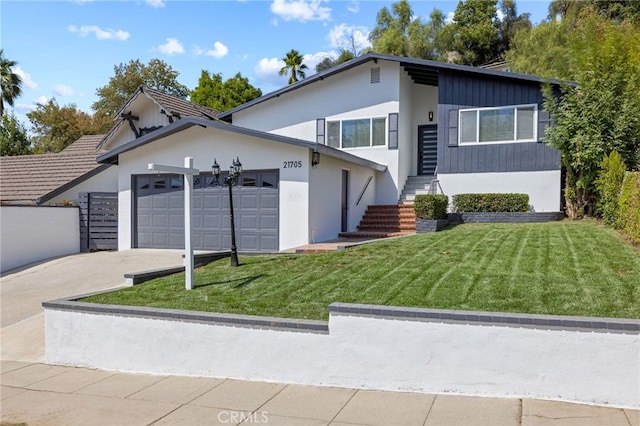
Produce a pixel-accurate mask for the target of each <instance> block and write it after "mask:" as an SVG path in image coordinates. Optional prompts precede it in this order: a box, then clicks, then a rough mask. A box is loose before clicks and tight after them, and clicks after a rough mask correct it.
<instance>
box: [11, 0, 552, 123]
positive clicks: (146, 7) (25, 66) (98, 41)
mask: <svg viewBox="0 0 640 426" xmlns="http://www.w3.org/2000/svg"><path fill="white" fill-rule="evenodd" d="M392 3H393V1H372V0H344V1H326V0H261V1H246V0H241V1H238V0H235V1H232V0H228V1H211V0H204V1H179V0H174V1H171V0H137V1H130V0H127V1H102V0H94V1H91V0H79V1H40V2H37V1H24V0H2V1H0V22H1V29H0V45H1V46H2V48H3V49H4V55H5V57H6V58H8V59H11V60H15V61H18V66H17V67H16V69H15V70H14V71H15V72H17V73H19V74H20V75H21V76H22V78H23V81H24V83H23V95H22V96H21V97H20V98H18V99H17V100H16V105H15V108H14V112H16V113H17V115H18V116H19V117H20V118H23V119H24V114H26V113H27V112H29V111H30V110H32V109H34V108H35V106H36V104H37V103H38V102H46V101H47V100H49V99H51V98H55V99H56V100H57V102H58V104H59V105H67V104H71V103H73V104H75V105H76V106H77V107H78V108H80V109H82V110H84V111H87V112H91V104H92V103H93V102H95V100H96V95H95V92H96V89H97V88H99V87H101V86H104V85H106V84H107V83H108V82H109V78H110V77H111V76H113V73H114V72H113V67H114V66H115V65H117V64H120V63H127V62H129V61H130V60H132V59H139V60H141V61H142V62H143V63H145V64H146V63H148V62H149V60H150V59H153V58H159V59H162V60H163V61H165V62H167V63H168V64H169V65H171V66H172V67H173V69H175V70H176V71H178V72H179V73H180V75H179V77H178V81H179V82H180V83H182V84H184V85H186V86H187V87H188V88H189V89H194V88H195V87H196V86H197V84H198V78H199V76H200V72H201V70H203V69H204V70H207V71H209V72H215V73H222V74H223V77H224V78H225V79H226V78H229V77H232V76H233V75H235V74H236V73H237V72H241V73H242V75H243V76H244V77H248V78H249V81H250V82H251V84H253V85H254V86H256V87H259V88H260V89H262V91H263V93H268V92H270V91H273V90H276V89H278V88H280V87H283V86H284V85H286V83H287V81H286V78H285V77H281V76H278V70H279V69H280V67H281V66H282V64H281V63H280V62H279V60H280V58H282V57H284V56H285V54H286V52H287V51H289V50H290V49H292V48H293V49H296V50H298V51H299V52H300V53H301V54H303V55H304V56H305V63H306V64H307V65H308V66H309V67H310V68H311V70H309V73H308V74H312V73H313V70H314V68H315V65H316V64H317V63H318V62H319V61H321V60H322V59H323V58H324V57H326V56H327V55H335V54H336V52H337V51H338V49H339V48H340V46H341V43H344V40H345V36H346V35H349V34H353V35H354V39H356V40H357V41H358V42H359V44H360V45H361V46H360V47H366V45H367V40H366V39H367V35H368V32H369V31H370V30H371V29H372V28H373V27H374V26H375V19H376V14H377V13H378V11H379V10H380V9H381V8H382V7H384V6H387V7H390V6H391V4H392ZM410 4H411V6H412V8H413V10H414V13H415V15H417V16H418V17H420V18H421V19H423V20H425V21H426V20H428V16H429V14H430V13H431V12H432V11H433V9H434V8H438V9H440V10H442V11H443V12H444V13H445V15H446V14H447V13H452V12H453V11H454V10H455V8H456V5H457V0H449V1H425V0H413V1H410ZM548 4H549V1H543V0H519V1H518V2H517V6H518V13H530V14H531V20H532V22H534V23H538V22H540V21H541V20H543V19H544V18H545V17H546V14H547V6H548Z"/></svg>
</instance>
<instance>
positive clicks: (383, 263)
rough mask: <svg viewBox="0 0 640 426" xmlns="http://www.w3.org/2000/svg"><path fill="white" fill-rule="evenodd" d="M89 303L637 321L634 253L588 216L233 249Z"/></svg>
mask: <svg viewBox="0 0 640 426" xmlns="http://www.w3.org/2000/svg"><path fill="white" fill-rule="evenodd" d="M240 262H241V266H240V267H238V268H232V267H230V266H229V259H222V260H219V261H216V262H214V263H211V264H209V265H207V266H205V267H202V268H198V269H197V270H196V274H195V289H193V290H191V291H186V290H185V289H184V274H176V275H173V276H170V277H164V278H160V279H156V280H153V281H150V282H148V283H145V284H141V285H138V286H135V287H131V288H127V289H123V290H119V291H116V292H112V293H107V294H102V295H96V296H92V297H89V298H86V299H84V301H87V302H94V303H107V304H120V305H139V306H150V307H162V308H174V309H187V310H198V311H210V312H225V313H241V314H249V315H266V316H276V317H288V318H309V319H326V318H327V317H328V312H327V306H328V305H329V304H330V303H332V302H348V303H368V304H379V305H392V306H412V307H425V308H441V309H462V310H479V311H499V312H520V313H535V314H555V315H580V316H601V317H618V318H640V251H639V250H638V249H636V248H635V247H633V246H631V245H629V244H628V243H626V242H625V241H623V240H622V238H621V237H620V236H619V235H618V234H617V233H616V232H615V231H612V230H610V229H608V228H606V227H604V226H601V225H598V224H596V223H595V222H592V221H583V222H567V221H563V222H554V223H544V224H518V225H511V224H509V225H507V224H504V225H503V224H489V225H461V226H457V227H454V228H451V229H447V230H444V231H442V232H438V233H433V234H421V235H416V236H411V237H407V238H400V239H394V240H386V241H385V240H383V241H379V242H376V243H371V244H365V245H362V246H360V247H357V248H352V249H349V250H346V251H340V252H333V253H326V254H305V255H269V256H240Z"/></svg>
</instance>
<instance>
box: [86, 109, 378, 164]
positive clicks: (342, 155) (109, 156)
mask: <svg viewBox="0 0 640 426" xmlns="http://www.w3.org/2000/svg"><path fill="white" fill-rule="evenodd" d="M193 126H201V127H212V128H214V129H219V130H223V131H226V132H231V133H237V134H241V135H247V136H253V137H256V138H261V139H266V140H270V141H274V142H280V143H284V144H288V145H294V146H298V147H302V148H307V149H311V150H316V151H318V152H320V153H321V154H324V155H328V156H330V157H334V158H338V159H340V160H344V161H348V162H350V163H354V164H358V165H361V166H364V167H369V168H372V169H374V170H377V171H380V172H383V171H385V170H386V169H387V166H385V165H383V164H379V163H376V162H374V161H370V160H366V159H364V158H361V157H358V156H355V155H353V154H349V153H348V152H344V151H341V150H339V149H336V148H332V147H329V146H326V145H320V144H316V143H315V142H309V141H304V140H301V139H295V138H290V137H287V136H281V135H276V134H273V133H267V132H261V131H259V130H253V129H247V128H246V127H239V126H234V125H232V124H228V123H224V122H220V121H211V120H203V119H201V118H195V117H187V118H183V119H181V120H178V121H176V122H174V123H173V124H169V125H168V126H164V127H163V128H161V129H158V130H156V131H154V132H151V133H148V134H146V135H144V136H141V137H139V138H138V139H135V140H133V141H131V142H128V143H126V144H124V145H121V146H119V147H117V148H114V149H112V150H111V151H109V152H107V153H105V154H102V155H100V156H99V157H98V162H100V163H108V164H118V156H119V155H120V154H123V153H125V152H128V151H131V150H134V149H136V148H138V147H140V146H142V145H146V144H148V143H151V142H153V141H155V140H158V139H161V138H164V137H166V136H170V135H172V134H174V133H178V132H181V131H183V130H186V129H189V128H190V127H193Z"/></svg>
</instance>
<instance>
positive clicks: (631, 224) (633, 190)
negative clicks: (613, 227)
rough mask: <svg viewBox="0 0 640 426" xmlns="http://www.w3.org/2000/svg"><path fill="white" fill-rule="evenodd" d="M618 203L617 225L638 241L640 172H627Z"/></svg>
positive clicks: (639, 234)
mask: <svg viewBox="0 0 640 426" xmlns="http://www.w3.org/2000/svg"><path fill="white" fill-rule="evenodd" d="M618 204H619V210H618V226H619V227H620V228H622V230H623V231H624V233H625V234H627V235H629V236H630V237H631V238H632V239H633V240H635V242H637V243H640V172H633V173H627V176H626V177H625V179H624V182H623V183H622V190H621V191H620V199H619V200H618Z"/></svg>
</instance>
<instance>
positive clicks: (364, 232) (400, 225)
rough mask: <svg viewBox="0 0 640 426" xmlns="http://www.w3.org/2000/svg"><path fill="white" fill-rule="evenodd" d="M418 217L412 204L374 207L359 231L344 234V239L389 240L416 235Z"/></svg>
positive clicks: (369, 210) (342, 235)
mask: <svg viewBox="0 0 640 426" xmlns="http://www.w3.org/2000/svg"><path fill="white" fill-rule="evenodd" d="M415 232H416V215H415V212H414V210H413V205H411V204H397V205H396V204H392V205H372V206H369V207H367V211H366V212H365V214H364V216H363V217H362V221H361V222H360V225H358V231H356V232H342V233H340V237H342V238H387V237H399V236H402V235H410V234H415Z"/></svg>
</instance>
